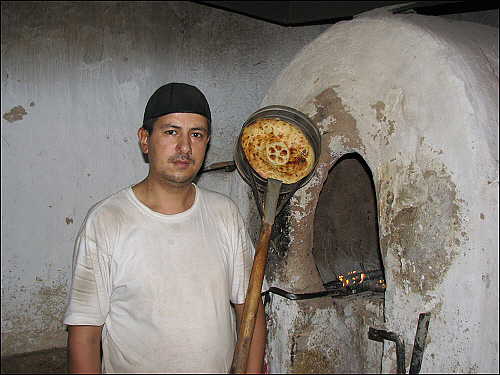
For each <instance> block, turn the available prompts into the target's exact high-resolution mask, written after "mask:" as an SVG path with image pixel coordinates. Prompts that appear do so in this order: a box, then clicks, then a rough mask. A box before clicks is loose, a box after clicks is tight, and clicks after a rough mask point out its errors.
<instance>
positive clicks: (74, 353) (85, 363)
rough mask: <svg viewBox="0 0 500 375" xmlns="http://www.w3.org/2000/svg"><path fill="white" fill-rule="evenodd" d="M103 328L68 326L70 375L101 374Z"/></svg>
mask: <svg viewBox="0 0 500 375" xmlns="http://www.w3.org/2000/svg"><path fill="white" fill-rule="evenodd" d="M101 332H102V326H68V374H100V373H101Z"/></svg>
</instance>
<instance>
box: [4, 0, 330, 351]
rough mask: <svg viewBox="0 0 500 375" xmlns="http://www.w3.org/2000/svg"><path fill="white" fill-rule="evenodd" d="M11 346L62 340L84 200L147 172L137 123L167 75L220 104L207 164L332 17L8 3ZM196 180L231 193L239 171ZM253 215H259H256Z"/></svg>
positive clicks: (238, 187) (241, 188)
mask: <svg viewBox="0 0 500 375" xmlns="http://www.w3.org/2000/svg"><path fill="white" fill-rule="evenodd" d="M1 6H2V74H1V85H2V104H1V106H2V109H1V112H2V120H1V121H2V125H1V126H2V137H1V147H2V150H1V152H2V155H1V174H2V175H1V184H2V186H1V193H2V205H1V220H2V224H1V225H2V228H1V229H2V231H1V232H2V234H1V235H2V241H1V247H2V355H7V354H13V353H22V352H29V351H34V350H40V349H45V348H51V347H62V346H65V345H66V332H65V331H64V330H63V327H62V324H61V322H62V316H63V312H64V308H65V303H66V298H67V292H68V287H69V280H70V272H71V258H72V252H73V246H74V240H75V237H76V234H77V232H78V229H79V227H80V225H81V224H82V221H83V219H84V217H85V215H86V213H87V211H88V209H89V208H90V207H91V206H92V205H93V204H95V203H97V202H98V201H100V200H102V199H103V198H105V197H107V196H109V195H110V194H112V193H114V192H116V191H118V190H120V189H122V188H124V187H126V186H129V185H131V184H134V183H137V182H139V181H141V180H142V179H143V178H144V177H145V176H146V174H147V171H148V165H147V164H146V163H145V162H144V160H143V158H142V155H141V152H140V148H139V145H138V141H137V135H136V134H137V129H138V128H139V126H140V124H141V123H142V116H143V111H144V107H145V105H146V102H147V99H148V98H149V96H150V95H151V94H152V93H153V91H154V90H155V89H156V88H158V87H159V86H161V85H162V84H165V83H168V82H172V81H178V82H186V83H190V84H194V85H196V86H198V87H199V88H200V89H201V90H202V91H203V92H204V93H205V95H206V96H207V98H208V101H209V103H210V105H211V109H212V117H213V134H212V139H211V145H210V149H209V151H208V154H207V160H206V165H208V164H211V163H215V162H220V161H227V160H232V158H233V156H232V152H233V147H234V142H235V140H236V138H237V135H238V134H239V131H240V129H241V125H242V124H243V122H244V121H245V120H246V119H247V118H248V116H249V115H250V114H251V113H252V112H254V111H255V110H257V109H258V108H259V107H258V105H259V103H260V101H261V100H262V98H263V96H264V94H265V92H266V91H267V89H268V88H269V85H270V83H271V81H272V79H273V78H274V77H275V76H276V74H277V73H278V72H279V71H280V70H281V69H283V68H284V67H285V66H286V65H287V64H288V63H289V61H290V60H291V59H292V58H293V56H294V55H295V54H296V53H297V52H298V51H299V50H300V49H301V48H302V47H303V46H304V45H305V44H307V43H308V42H309V41H311V40H312V39H313V38H315V37H316V36H317V35H319V34H320V33H321V32H322V31H324V30H325V29H326V28H327V26H310V27H301V28H285V27H281V26H276V25H272V24H268V23H265V22H262V21H258V20H254V19H251V18H247V17H243V16H240V15H235V14H232V13H229V12H226V11H222V10H217V9H213V8H209V7H205V6H202V5H198V4H194V3H191V2H176V1H172V2H128V1H127V2H125V1H124V2H64V1H63V2H2V5H1ZM198 183H199V184H200V185H201V186H204V187H208V188H211V189H214V190H217V191H220V192H223V193H225V194H227V195H229V196H230V197H231V198H233V199H234V200H235V201H236V202H237V204H238V206H239V208H240V210H241V211H242V213H243V215H244V216H245V218H246V220H247V222H248V224H249V225H250V226H252V225H254V224H253V223H252V222H250V221H251V220H250V218H251V217H252V215H253V216H255V214H252V210H253V208H252V207H253V200H252V198H251V195H249V191H248V189H247V187H246V184H245V183H244V182H243V180H242V179H241V177H240V176H239V175H238V173H237V172H233V173H227V172H210V173H207V174H204V175H202V177H201V178H200V179H199V180H198ZM254 226H255V225H254Z"/></svg>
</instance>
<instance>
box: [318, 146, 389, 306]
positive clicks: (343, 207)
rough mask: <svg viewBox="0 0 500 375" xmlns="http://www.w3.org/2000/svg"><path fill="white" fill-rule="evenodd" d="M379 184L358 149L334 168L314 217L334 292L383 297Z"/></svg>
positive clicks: (322, 269) (321, 260)
mask: <svg viewBox="0 0 500 375" xmlns="http://www.w3.org/2000/svg"><path fill="white" fill-rule="evenodd" d="M376 202H377V200H376V194H375V186H374V183H373V176H372V173H371V171H370V168H369V167H368V165H367V164H366V162H365V161H364V159H363V158H362V157H361V155H359V154H357V153H351V154H346V155H344V156H343V157H341V158H340V159H339V160H338V161H337V162H336V163H335V165H334V166H333V167H332V168H331V169H330V171H329V172H328V177H327V179H326V181H325V183H324V185H323V188H322V190H321V192H320V195H319V199H318V204H317V208H316V213H315V217H314V246H313V250H312V252H313V257H314V261H315V264H316V268H317V270H318V272H319V275H320V277H321V280H322V282H323V286H324V287H325V289H326V290H327V291H329V292H330V295H331V296H332V297H334V298H335V297H346V296H353V295H355V296H360V297H361V296H363V297H378V298H383V296H384V292H385V275H384V267H383V263H382V257H381V253H380V245H379V233H378V219H377V218H378V215H377V203H376Z"/></svg>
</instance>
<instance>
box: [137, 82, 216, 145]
mask: <svg viewBox="0 0 500 375" xmlns="http://www.w3.org/2000/svg"><path fill="white" fill-rule="evenodd" d="M170 113H197V114H199V115H202V116H204V117H205V118H206V119H207V125H208V135H209V136H210V134H211V123H212V115H211V113H210V106H209V105H208V102H207V99H206V98H205V95H203V93H202V92H201V91H200V90H199V89H198V88H197V87H195V86H191V85H188V84H186V83H176V82H173V83H169V84H166V85H163V86H161V87H160V88H159V89H158V90H156V91H155V92H154V93H153V95H152V96H151V98H149V101H148V103H147V105H146V110H145V111H144V120H143V123H142V127H143V128H144V129H146V130H147V131H148V133H149V134H151V133H152V132H153V128H154V123H155V121H156V119H157V118H158V117H161V116H164V115H168V114H170Z"/></svg>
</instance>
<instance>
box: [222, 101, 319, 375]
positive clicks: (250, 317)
mask: <svg viewBox="0 0 500 375" xmlns="http://www.w3.org/2000/svg"><path fill="white" fill-rule="evenodd" d="M262 118H272V119H279V120H283V121H285V122H288V123H289V124H291V125H292V126H295V127H297V128H298V129H299V130H301V131H302V133H304V135H305V136H306V138H307V140H308V141H309V144H310V145H311V147H312V148H313V150H314V157H315V160H314V164H313V169H312V170H311V172H310V173H309V174H308V175H307V176H305V177H304V178H302V179H301V180H299V181H297V182H295V183H293V184H283V183H282V181H280V180H276V179H272V178H269V179H264V178H262V177H261V176H260V175H259V174H258V173H257V172H255V170H254V169H253V168H252V166H251V165H250V163H249V162H248V160H247V158H246V156H245V153H244V151H243V148H242V146H241V137H242V135H243V129H244V128H245V127H246V126H249V125H251V124H253V123H254V122H255V121H257V120H258V119H262ZM320 152H321V136H320V133H319V131H318V129H317V128H316V126H315V125H314V123H313V122H312V121H311V120H310V119H309V118H308V117H307V116H306V115H305V114H303V113H301V112H299V111H297V110H295V109H293V108H290V107H285V106H278V105H274V106H269V107H264V108H261V109H259V110H258V111H256V112H254V113H253V114H252V115H251V116H250V117H249V118H248V120H247V121H246V122H245V123H244V124H243V128H242V130H241V132H240V136H239V137H238V141H237V143H236V147H235V151H234V161H235V164H236V167H237V168H238V172H240V174H241V176H242V177H243V179H244V180H245V181H246V182H247V183H248V184H250V186H252V191H253V193H254V196H255V199H256V202H257V205H258V208H259V212H260V214H261V217H262V227H261V231H260V235H259V241H258V243H257V247H256V249H255V258H254V263H253V266H252V273H251V275H250V281H249V283H248V290H247V296H246V298H245V307H244V309H243V316H242V319H241V323H240V326H239V329H238V340H237V342H236V347H235V350H234V356H233V363H232V365H231V373H233V374H243V373H245V372H246V367H247V362H248V355H249V352H250V345H251V342H252V337H253V331H254V328H255V321H256V317H257V312H258V309H259V305H260V302H261V301H260V298H261V289H262V282H263V279H264V271H265V267H266V260H267V253H268V249H269V240H270V237H271V230H272V226H273V223H274V218H275V216H276V213H277V212H279V210H280V209H281V208H283V206H284V204H285V203H286V201H287V200H288V199H290V197H291V196H292V195H293V193H294V192H295V191H296V190H297V189H298V188H300V187H301V186H303V185H305V184H306V183H307V182H308V181H309V180H310V179H311V177H312V176H313V173H314V171H315V169H316V166H317V165H318V160H319V156H320ZM259 191H260V192H265V201H264V205H263V207H261V204H262V203H261V201H260V198H259V194H258V192H259ZM280 194H287V195H286V196H285V197H284V199H283V200H282V202H281V204H280V207H278V200H279V197H280ZM277 208H278V209H277Z"/></svg>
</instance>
